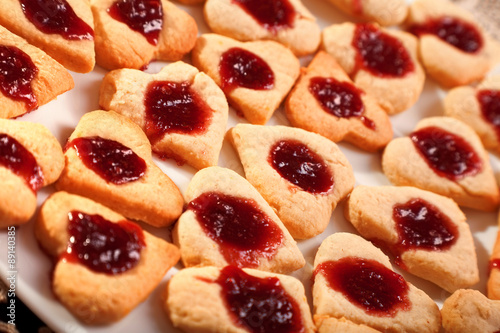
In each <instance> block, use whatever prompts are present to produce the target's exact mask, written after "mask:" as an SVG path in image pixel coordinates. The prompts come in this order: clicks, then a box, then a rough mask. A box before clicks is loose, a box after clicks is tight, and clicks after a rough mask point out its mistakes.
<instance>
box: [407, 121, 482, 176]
mask: <svg viewBox="0 0 500 333" xmlns="http://www.w3.org/2000/svg"><path fill="white" fill-rule="evenodd" d="M410 138H411V140H412V141H413V144H414V145H415V147H416V148H417V151H418V152H419V153H420V155H421V156H422V157H423V158H424V160H425V161H426V162H427V164H428V165H429V167H430V168H431V169H432V170H434V172H435V173H436V174H437V175H439V176H440V177H445V178H448V179H449V180H453V181H457V180H460V179H462V178H464V177H466V176H473V175H475V174H477V173H478V172H479V171H480V170H481V168H482V162H481V159H480V158H479V156H478V155H477V153H476V152H475V151H474V149H473V148H472V147H471V145H470V144H469V143H468V142H467V141H465V140H464V139H463V138H462V137H460V136H458V135H455V134H453V133H450V132H448V131H445V130H444V129H442V128H440V127H434V126H431V127H425V128H422V129H420V130H418V131H415V132H413V133H411V134H410Z"/></svg>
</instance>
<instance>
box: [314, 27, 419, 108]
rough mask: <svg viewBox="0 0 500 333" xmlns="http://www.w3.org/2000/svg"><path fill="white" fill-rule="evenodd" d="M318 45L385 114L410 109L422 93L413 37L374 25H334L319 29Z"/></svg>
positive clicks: (415, 42)
mask: <svg viewBox="0 0 500 333" xmlns="http://www.w3.org/2000/svg"><path fill="white" fill-rule="evenodd" d="M322 48H323V49H324V50H325V51H326V52H328V53H329V54H330V55H332V56H333V57H334V58H335V59H336V60H337V62H338V63H339V64H340V66H342V68H343V69H344V71H346V72H347V74H349V75H350V76H351V78H352V80H353V81H354V83H355V84H356V85H357V86H358V87H360V88H361V89H362V90H364V91H366V92H367V93H368V94H371V95H372V96H373V97H374V98H376V100H377V102H378V103H379V104H380V106H382V108H384V109H385V111H386V112H387V113H388V114H396V113H399V112H402V111H405V110H406V109H408V108H410V107H411V106H412V105H413V104H414V103H415V102H416V101H417V99H418V97H419V96H420V93H421V92H422V89H423V86H424V81H425V74H424V70H423V69H422V66H421V65H420V63H419V62H418V57H417V38H416V37H415V36H412V35H411V34H409V33H407V32H404V31H399V30H388V29H383V28H380V27H378V26H377V25H375V24H371V23H367V24H354V23H350V22H346V23H342V24H334V25H332V26H330V27H327V28H325V29H324V30H323V41H322Z"/></svg>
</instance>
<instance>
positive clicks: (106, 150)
mask: <svg viewBox="0 0 500 333" xmlns="http://www.w3.org/2000/svg"><path fill="white" fill-rule="evenodd" d="M68 148H74V149H75V150H76V154H77V155H78V157H80V159H81V160H82V162H83V164H85V166H86V167H87V168H89V169H91V170H92V171H94V172H95V173H97V174H98V175H99V176H100V177H101V178H103V179H104V180H106V181H107V182H109V183H113V184H115V185H120V184H125V183H129V182H133V181H136V180H138V179H139V178H141V177H142V176H144V174H145V172H146V162H145V161H144V160H143V159H142V158H141V157H139V156H138V155H137V154H136V153H134V152H133V151H132V149H130V148H128V147H126V146H124V145H122V144H121V143H119V142H116V141H113V140H108V139H104V138H101V137H98V136H95V137H86V138H76V139H74V140H72V141H71V142H69V143H68V145H67V146H66V149H68Z"/></svg>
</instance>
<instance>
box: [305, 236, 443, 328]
mask: <svg viewBox="0 0 500 333" xmlns="http://www.w3.org/2000/svg"><path fill="white" fill-rule="evenodd" d="M312 291H313V305H314V311H313V312H314V315H315V317H316V316H321V317H323V318H325V317H332V318H337V319H341V318H345V319H347V320H349V321H352V322H354V323H356V324H363V325H366V326H370V327H372V328H374V329H376V330H379V331H383V332H436V333H437V332H439V329H440V327H441V316H440V313H439V308H438V307H437V305H436V303H434V301H433V300H432V299H431V298H430V297H429V296H427V295H426V294H425V293H424V292H423V291H421V290H420V289H417V288H416V287H415V286H413V285H412V284H410V283H408V282H406V281H405V279H404V278H403V277H402V276H401V275H399V274H397V273H396V272H394V271H393V270H392V268H391V264H390V262H389V258H388V257H387V256H385V255H384V254H383V253H382V251H381V250H379V249H378V248H376V247H375V246H374V245H373V244H372V243H370V242H369V241H367V240H364V239H363V238H361V237H359V236H357V235H354V234H348V233H335V234H333V235H331V236H329V237H328V238H326V239H325V240H324V241H323V242H322V244H321V246H320V247H319V249H318V252H317V254H316V258H315V259H314V285H313V290H312Z"/></svg>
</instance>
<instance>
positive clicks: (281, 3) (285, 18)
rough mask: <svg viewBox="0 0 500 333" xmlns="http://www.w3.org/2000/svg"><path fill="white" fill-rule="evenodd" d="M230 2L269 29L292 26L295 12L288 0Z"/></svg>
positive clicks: (242, 0) (239, 0) (275, 30)
mask: <svg viewBox="0 0 500 333" xmlns="http://www.w3.org/2000/svg"><path fill="white" fill-rule="evenodd" d="M232 2H233V3H235V4H237V5H238V6H240V7H241V8H242V9H243V10H244V11H245V12H247V13H248V14H249V15H250V16H252V17H253V18H254V19H255V20H256V21H257V22H259V24H260V25H262V26H263V27H264V28H266V29H268V30H270V31H273V32H277V31H278V30H280V29H286V28H293V20H294V19H295V15H296V14H295V9H294V8H293V6H292V4H291V3H290V2H289V1H288V0H266V1H260V0H232Z"/></svg>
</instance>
